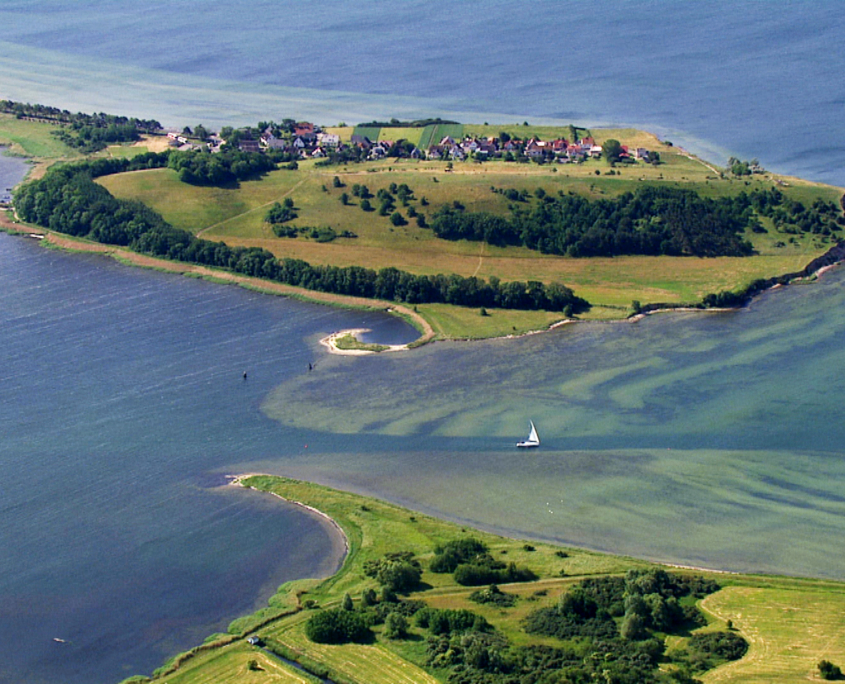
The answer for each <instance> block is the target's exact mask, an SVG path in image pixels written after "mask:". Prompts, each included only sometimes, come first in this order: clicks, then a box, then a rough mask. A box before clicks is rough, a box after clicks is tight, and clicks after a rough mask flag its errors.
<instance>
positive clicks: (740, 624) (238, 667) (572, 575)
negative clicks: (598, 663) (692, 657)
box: [135, 476, 845, 684]
mask: <svg viewBox="0 0 845 684" xmlns="http://www.w3.org/2000/svg"><path fill="white" fill-rule="evenodd" d="M244 484H245V485H246V486H251V487H255V488H257V489H260V490H266V491H271V492H273V493H276V494H278V495H280V496H282V497H284V498H286V499H289V500H293V501H299V502H301V503H303V504H306V505H309V506H314V507H318V508H319V510H321V511H323V512H325V513H327V514H329V515H330V516H331V517H332V518H333V519H334V520H335V521H336V522H337V523H338V524H339V525H340V527H341V529H342V530H343V532H344V533H345V535H346V538H347V541H348V544H349V554H348V557H347V561H346V562H345V563H344V565H343V567H342V568H341V570H340V571H339V572H338V573H337V574H336V575H334V576H332V577H330V578H328V579H326V580H324V581H322V582H319V583H314V582H312V583H307V582H300V583H293V584H292V585H289V586H285V587H282V588H280V593H279V594H277V596H276V597H275V598H274V601H278V600H279V597H280V596H282V595H287V597H288V598H287V599H286V600H285V601H283V603H285V604H287V605H289V606H290V605H293V604H292V602H291V601H290V598H292V597H294V596H295V601H294V602H293V603H296V604H298V605H299V606H311V607H312V608H314V609H316V607H317V606H319V607H320V608H332V607H337V606H339V605H340V603H341V599H342V598H343V596H344V595H345V594H348V595H350V596H351V597H353V599H355V602H356V603H357V602H358V597H359V596H360V595H361V592H362V591H363V590H364V589H365V588H366V587H371V586H373V579H371V578H370V577H369V576H368V575H367V573H366V572H365V568H366V564H367V563H368V562H372V561H375V560H377V559H378V558H380V557H382V556H384V555H385V554H387V553H390V552H391V551H397V550H399V548H398V546H397V541H396V540H401V544H400V545H401V550H402V551H408V552H411V553H413V554H415V555H416V557H417V558H419V560H420V561H421V563H422V568H423V572H422V578H421V585H420V586H421V589H420V590H418V591H415V592H412V593H411V594H410V595H409V598H410V599H415V600H422V601H424V602H425V605H426V606H429V607H431V608H434V609H441V610H443V609H446V610H470V611H472V612H473V613H475V614H478V615H481V616H483V617H484V618H485V619H486V620H487V621H488V622H489V623H490V624H491V625H492V626H493V628H494V629H495V630H496V632H497V633H499V634H501V635H503V636H504V637H505V638H507V640H508V641H509V642H510V643H511V644H513V645H514V646H515V647H522V646H527V645H530V644H535V645H545V646H551V647H559V646H560V641H559V640H558V639H556V638H555V637H550V636H538V635H532V634H529V633H527V632H526V631H525V630H524V629H523V621H524V619H525V617H526V616H527V615H528V614H529V613H531V612H532V611H534V610H535V609H536V608H538V607H541V606H544V605H556V604H557V603H558V601H559V600H560V598H561V597H562V596H564V595H566V594H567V593H568V592H570V591H571V590H572V589H573V588H574V587H575V586H576V585H577V584H578V583H579V582H580V581H581V580H583V579H584V578H585V577H601V576H608V575H611V576H622V575H624V573H625V572H626V571H628V570H643V569H647V568H654V567H659V566H655V565H653V564H651V563H647V562H645V561H638V560H634V559H630V558H621V557H616V556H610V555H604V554H599V553H594V552H587V551H582V550H579V549H573V548H563V547H559V546H555V545H550V544H545V543H537V542H532V543H531V544H528V543H526V542H524V541H521V540H516V539H507V538H503V537H498V536H496V535H492V534H489V533H485V532H480V531H477V530H468V529H466V528H460V527H459V526H458V525H455V524H453V523H448V522H444V521H441V520H438V519H436V518H431V517H429V516H427V515H423V514H419V513H414V512H413V511H408V510H406V509H404V508H402V507H400V506H397V505H394V504H389V503H386V502H383V501H379V500H376V499H372V498H369V497H363V496H359V495H355V494H349V493H346V492H340V491H337V490H332V489H329V488H327V487H323V486H321V485H314V484H309V483H306V482H301V481H296V480H290V479H287V478H280V477H270V476H253V477H250V478H248V479H246V480H245V481H244ZM466 535H472V536H473V537H474V538H476V539H479V540H480V541H482V542H483V543H485V544H486V545H487V546H488V548H489V550H490V553H491V555H493V556H494V557H501V556H503V555H505V554H506V557H507V558H508V559H509V562H510V561H512V562H514V563H515V564H516V565H518V566H523V565H525V566H529V567H531V569H532V570H533V571H534V572H535V573H536V574H537V575H538V579H537V580H536V581H532V582H522V583H514V584H508V585H502V589H503V590H505V591H506V592H507V593H508V594H512V595H514V596H516V597H517V602H516V604H515V605H514V606H513V607H509V608H503V607H500V606H495V605H482V604H478V603H476V602H473V601H471V600H470V598H469V596H470V594H471V593H472V591H473V588H472V587H463V586H459V585H456V584H455V583H454V580H453V579H452V577H451V575H449V574H437V573H432V572H431V571H430V570H429V569H428V567H429V563H430V562H431V560H432V558H433V549H434V548H435V547H436V546H438V545H442V544H444V543H446V542H447V541H449V540H451V539H455V538H458V537H462V536H463V537H465V536H466ZM669 570H670V571H672V572H678V571H677V570H672V569H671V568H670V569H669ZM681 572H690V571H689V570H686V571H681ZM697 572H698V573H699V574H703V575H704V576H705V577H709V578H710V579H713V580H715V581H716V582H717V583H719V584H720V585H721V587H722V588H721V589H719V590H718V591H716V592H715V593H711V594H710V595H709V596H707V597H706V598H704V599H703V600H700V601H699V605H700V606H701V608H702V610H703V611H704V614H705V615H706V617H707V624H706V625H705V626H703V627H701V628H699V629H696V630H695V631H696V632H710V631H722V632H724V630H726V629H729V630H730V629H733V630H734V632H735V633H736V634H740V635H742V636H743V637H744V638H745V639H746V641H747V642H748V643H749V650H748V652H747V653H746V655H745V656H744V657H742V658H741V659H740V660H737V661H734V662H731V663H727V664H724V665H720V666H719V667H716V668H715V669H712V670H710V671H708V672H706V673H704V674H703V675H698V676H699V677H700V678H701V679H703V680H704V681H705V682H706V683H707V684H715V683H720V684H721V683H725V682H728V683H729V682H743V683H745V682H751V683H754V682H774V683H781V682H783V683H784V684H786V683H788V682H801V681H806V680H807V679H811V680H812V679H816V678H817V675H816V672H817V670H816V666H817V663H818V661H819V660H821V659H828V660H830V661H831V662H834V663H841V662H842V661H843V659H845V618H843V615H845V611H843V608H845V585H843V584H841V583H836V582H830V581H817V580H801V579H795V578H777V577H756V576H745V575H735V574H718V573H708V572H706V571H697ZM313 614H314V611H313V610H309V609H308V608H307V607H306V608H304V609H303V608H299V609H296V608H295V609H294V612H292V613H288V614H286V615H282V616H281V617H279V618H277V619H274V620H270V621H269V622H267V621H266V620H264V621H263V622H262V621H254V620H249V619H242V620H239V621H237V622H236V623H233V625H232V626H231V627H230V630H229V635H228V636H227V637H225V638H221V637H216V638H217V639H218V640H217V642H216V643H217V644H218V645H217V646H206V647H204V648H202V649H198V650H197V651H196V652H195V653H194V655H193V656H192V657H187V658H186V657H180V658H177V659H176V661H178V662H179V663H180V664H179V665H178V666H175V665H170V666H167V667H165V668H162V670H161V671H160V672H159V674H158V675H157V676H156V677H155V678H154V680H153V681H156V682H162V683H165V682H166V683H168V684H171V683H177V682H178V683H179V684H194V683H201V684H204V683H205V682H212V681H213V682H228V681H247V682H249V681H279V682H300V681H313V680H310V679H307V677H308V675H301V673H298V672H297V671H295V670H293V669H292V668H289V667H288V666H287V665H285V664H283V663H280V662H279V661H277V660H275V659H274V658H272V657H270V656H268V654H266V653H265V652H263V651H262V650H260V649H259V648H258V647H256V646H251V645H249V644H247V642H246V637H247V636H248V635H250V634H253V635H255V634H258V635H260V637H261V638H262V639H263V641H264V642H265V644H266V646H267V648H269V649H276V650H279V651H280V652H282V653H283V654H284V655H285V657H287V658H293V659H295V660H298V661H300V662H301V663H302V664H303V665H304V666H305V667H306V669H309V670H311V671H312V672H313V671H315V670H317V669H318V670H319V671H320V672H321V674H327V675H328V676H329V677H330V678H331V679H333V680H334V681H336V682H343V683H346V684H359V683H360V684H372V683H375V684H382V683H383V684H388V683H393V682H399V683H401V684H434V683H435V682H442V681H445V677H446V674H447V671H445V670H443V669H439V668H436V667H434V668H432V667H429V666H426V665H425V660H426V656H425V651H426V645H425V643H426V642H425V635H424V633H420V630H419V628H417V627H412V628H411V633H410V636H409V637H408V638H407V639H399V640H392V639H387V638H385V636H384V628H383V627H382V626H380V625H377V626H375V627H374V639H373V640H372V641H371V642H369V643H363V644H354V643H346V644H343V645H329V644H319V643H315V642H313V641H311V640H310V639H309V638H308V637H307V636H306V633H305V629H304V628H305V625H306V623H307V621H308V620H309V618H310V616H311V615H313ZM728 621H730V622H728ZM256 626H257V628H256ZM221 636H222V635H221ZM688 640H689V635H682V636H671V637H668V638H667V650H668V652H669V653H670V654H671V653H674V652H677V651H678V650H679V649H684V648H685V647H686V645H687V642H688ZM227 642H228V643H227ZM250 660H254V661H255V665H257V666H258V667H259V668H261V669H260V670H249V669H248V664H249V662H250ZM176 661H174V662H176ZM259 675H260V676H261V677H263V678H261V679H259V678H258V676H259ZM135 681H138V680H135ZM140 681H144V680H143V679H141V680H140Z"/></svg>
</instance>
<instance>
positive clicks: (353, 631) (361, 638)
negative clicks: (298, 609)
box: [305, 608, 372, 644]
mask: <svg viewBox="0 0 845 684" xmlns="http://www.w3.org/2000/svg"><path fill="white" fill-rule="evenodd" d="M305 636H307V637H308V638H309V639H310V640H311V641H314V642H316V643H318V644H346V643H349V642H355V643H363V642H366V641H369V639H370V638H371V637H372V632H370V628H369V627H368V626H367V622H366V620H365V618H364V616H363V615H361V614H360V613H356V612H354V611H348V610H343V609H342V608H334V609H331V610H321V611H319V612H317V613H314V615H312V616H311V617H310V618H308V622H306V623H305Z"/></svg>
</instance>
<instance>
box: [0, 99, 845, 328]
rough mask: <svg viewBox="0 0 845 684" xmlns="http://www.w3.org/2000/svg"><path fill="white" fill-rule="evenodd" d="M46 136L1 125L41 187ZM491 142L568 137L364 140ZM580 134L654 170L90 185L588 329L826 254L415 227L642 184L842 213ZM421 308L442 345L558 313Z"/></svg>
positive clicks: (196, 229) (593, 165)
mask: <svg viewBox="0 0 845 684" xmlns="http://www.w3.org/2000/svg"><path fill="white" fill-rule="evenodd" d="M52 128H53V127H52V126H51V125H48V124H41V123H34V122H28V121H20V120H16V119H14V118H13V117H10V116H8V115H2V116H0V142H3V141H5V142H10V143H12V144H13V149H15V150H17V151H18V152H26V153H28V154H30V155H35V157H36V158H37V159H39V160H40V161H41V162H42V166H41V167H40V168H39V169H36V171H35V172H34V174H33V175H36V176H37V175H38V174H39V173H40V171H41V170H43V168H44V166H45V165H47V164H50V163H56V162H62V161H65V160H73V159H77V158H79V157H78V155H77V154H76V153H75V152H74V151H73V150H70V149H69V148H67V147H66V146H65V145H63V144H62V143H60V142H59V141H58V140H56V139H55V138H54V137H53V136H52V135H51V134H50V131H51V130H52ZM354 130H357V129H354V128H352V127H339V128H333V129H332V131H333V132H336V133H338V134H339V135H340V136H341V138H342V139H344V140H348V138H349V137H351V135H352V132H353V131H354ZM501 131H505V132H508V133H510V134H511V135H513V136H519V137H528V136H533V135H537V136H540V137H542V138H543V139H551V138H555V137H559V136H567V135H569V131H568V129H566V128H551V127H544V126H530V125H529V126H523V125H521V124H512V125H496V126H487V125H471V124H466V125H462V124H437V125H430V126H427V127H425V128H424V129H423V128H418V129H405V128H387V127H385V128H379V129H376V128H373V129H372V130H371V131H368V132H369V133H370V134H371V137H372V138H380V139H385V138H397V137H401V136H402V135H403V134H407V135H412V136H414V137H416V136H418V137H419V138H420V144H421V145H423V146H424V143H425V141H426V140H427V139H430V140H432V141H435V139H436V141H438V142H439V140H440V138H442V137H443V135H446V134H450V135H453V137H454V136H456V135H457V136H458V137H460V135H462V134H471V135H478V136H488V135H498V134H499V133H500V132H501ZM582 133H583V132H582ZM590 133H591V134H592V135H593V137H594V138H595V139H596V141H597V142H599V143H601V142H604V141H606V140H607V139H609V138H616V139H618V140H620V141H621V142H622V143H624V144H627V145H629V146H630V147H639V146H642V147H646V148H648V149H656V150H658V151H659V152H660V155H661V160H662V163H661V164H660V165H659V166H652V165H649V164H644V163H637V164H635V165H632V166H621V167H617V168H615V169H614V168H611V167H610V166H609V165H608V163H607V162H606V161H604V160H588V161H586V162H585V163H583V164H546V165H538V164H535V163H525V164H521V163H509V162H503V161H490V162H484V163H476V162H474V161H466V162H455V163H454V164H449V163H448V162H443V161H441V162H426V161H412V160H396V159H390V160H385V161H381V162H367V163H363V164H348V165H339V166H319V165H317V164H316V163H315V162H314V161H313V160H312V161H303V162H301V163H300V164H299V168H298V169H297V170H294V171H291V170H278V171H274V172H272V173H269V174H267V175H266V176H265V177H263V178H261V179H259V180H252V181H247V182H242V183H240V184H239V185H237V186H233V187H226V188H211V187H196V186H191V185H187V184H184V183H181V182H179V180H178V179H177V177H176V174H175V173H174V172H172V171H170V170H167V169H156V170H150V171H142V172H134V173H127V174H121V175H115V176H108V177H103V178H101V179H99V181H98V182H100V183H102V184H103V185H104V186H105V187H107V188H108V189H109V190H110V191H111V192H112V193H113V194H114V195H115V196H117V197H120V198H131V199H137V200H139V201H141V202H143V203H145V204H147V205H149V206H151V207H152V208H154V209H155V210H157V211H158V212H160V213H161V214H162V215H163V216H164V218H165V219H166V220H168V221H169V222H171V223H172V224H173V225H175V226H177V227H179V228H183V229H186V230H188V231H190V232H192V233H194V234H196V235H199V236H202V237H204V238H207V239H210V240H222V241H224V242H226V243H227V244H229V245H233V246H257V247H262V248H265V249H267V250H269V251H270V252H272V253H273V254H274V255H276V256H278V257H292V258H298V259H303V260H305V261H308V262H310V263H312V264H315V265H336V266H341V267H343V266H353V265H355V266H364V267H367V268H372V269H381V268H385V267H395V268H398V269H401V270H404V271H408V272H411V273H414V274H422V275H433V274H438V273H444V274H451V273H454V274H458V275H460V276H464V277H468V276H477V277H480V278H484V279H489V278H492V277H496V278H499V279H501V280H502V281H509V280H521V281H527V280H539V281H542V282H544V283H550V282H553V281H557V282H562V283H564V284H566V285H568V286H569V287H571V288H572V289H573V290H574V291H575V293H576V294H577V295H578V296H580V297H583V298H585V299H587V300H588V301H589V302H590V303H591V304H592V306H593V308H592V309H591V311H589V312H588V313H587V314H585V315H584V317H585V318H622V317H625V316H627V315H629V314H630V313H631V312H632V302H634V301H637V302H640V303H641V304H649V303H655V302H660V303H690V302H697V301H700V300H701V299H702V297H704V296H705V295H707V294H710V293H715V292H720V291H723V290H737V289H740V288H743V287H745V286H746V285H748V284H749V283H750V282H752V281H754V280H756V279H759V278H768V277H771V276H775V275H779V274H783V273H788V272H795V271H798V270H800V269H802V268H803V267H804V266H805V265H806V264H807V263H808V262H809V261H810V260H812V259H813V258H814V257H816V256H818V255H820V254H822V253H823V252H824V251H826V250H827V249H828V248H829V247H830V246H831V244H832V241H831V240H832V239H831V238H826V237H823V236H817V235H812V234H809V233H803V234H797V235H788V236H787V235H784V234H782V233H778V232H775V231H774V230H772V228H773V225H772V223H771V221H770V220H769V219H765V218H764V219H763V220H762V223H763V225H764V226H766V227H767V228H768V229H769V232H768V233H757V234H748V235H746V236H745V237H746V238H747V239H748V240H750V241H751V242H752V243H753V245H754V248H755V250H756V254H755V255H754V256H752V257H745V258H731V257H721V258H707V259H701V258H689V257H677V258H676V257H643V256H621V257H615V258H603V257H595V258H589V259H574V258H566V257H559V256H553V255H544V254H541V253H539V252H536V251H531V250H528V249H526V248H524V247H507V248H502V247H495V246H491V245H488V244H484V243H480V242H469V241H446V240H441V239H438V238H436V237H435V236H434V235H433V233H432V232H431V230H430V229H428V228H427V227H421V226H420V225H418V218H417V216H418V215H422V216H423V217H424V218H425V219H427V220H428V221H430V219H431V217H432V215H433V214H434V212H435V211H436V210H437V209H438V208H439V207H442V206H444V205H452V204H453V203H454V202H456V201H457V202H460V203H461V204H462V205H463V206H464V207H466V209H467V211H479V212H480V211H483V212H490V213H493V214H498V215H503V216H505V215H508V213H509V200H508V199H506V197H505V196H504V195H503V194H501V193H497V192H493V189H509V188H512V189H514V190H516V191H518V192H521V193H524V194H525V196H526V197H527V202H526V203H525V204H524V205H522V206H524V207H530V206H531V205H532V203H534V202H536V201H537V200H536V197H537V195H538V190H542V191H543V192H545V193H547V194H550V195H556V194H557V193H564V194H566V193H576V194H579V195H582V196H585V197H588V198H592V199H602V198H604V199H610V198H614V197H617V196H619V195H620V194H622V193H626V192H632V191H636V190H637V189H638V188H642V187H643V186H644V185H649V184H654V185H668V186H672V187H680V188H688V189H691V190H695V191H696V192H698V193H700V194H702V195H704V196H708V197H714V198H715V197H722V196H731V195H735V194H737V193H739V192H742V191H750V190H753V189H755V188H771V187H773V186H776V187H778V189H779V190H781V191H782V192H783V193H784V194H785V195H787V196H788V197H790V198H793V199H796V200H799V201H801V202H803V203H804V204H805V205H808V206H809V205H811V204H812V203H813V201H815V199H817V198H821V199H824V200H825V201H832V202H834V203H836V204H839V201H840V198H841V195H842V190H841V189H839V188H833V187H830V186H823V185H819V184H813V183H808V182H806V181H802V180H800V179H794V178H780V177H775V176H772V175H771V174H762V175H754V176H752V177H748V178H745V179H732V178H727V177H723V176H722V174H721V173H720V170H719V169H717V168H715V167H713V166H712V165H711V164H708V163H705V162H702V161H701V160H699V159H697V158H695V157H693V156H692V155H689V154H687V153H686V152H684V151H683V150H681V149H679V148H675V147H672V146H669V145H666V144H664V143H662V142H660V141H659V140H657V139H656V138H655V137H654V136H652V135H651V134H649V133H645V132H642V131H637V130H633V129H619V130H610V129H596V130H593V131H590ZM407 135H405V137H407ZM164 142H166V141H165V140H164V139H163V138H155V139H151V140H144V141H142V142H141V143H139V144H136V145H133V146H114V147H110V148H108V149H106V150H104V151H102V152H100V153H98V154H99V155H100V156H121V157H124V156H131V155H134V154H137V153H140V152H145V151H147V150H160V149H162V148H163V143H164ZM611 174H613V175H611ZM335 179H337V182H336V181H335ZM338 183H339V185H338ZM392 184H396V185H402V184H405V185H407V186H408V187H409V188H410V189H411V191H412V192H413V195H412V197H411V198H410V199H409V200H408V202H407V204H406V205H404V206H403V205H402V204H401V203H399V202H397V205H396V210H397V211H398V212H399V214H400V215H401V216H402V218H403V220H404V222H405V223H404V225H394V223H393V222H391V220H390V219H389V217H388V216H386V215H384V216H383V215H380V212H379V211H378V207H379V201H378V199H377V198H376V197H374V196H375V195H377V194H378V192H379V191H380V190H387V189H389V188H390V187H391V185H392ZM355 185H359V186H362V185H363V186H366V187H367V189H368V190H369V193H370V195H372V196H373V197H370V198H369V200H368V201H369V202H370V203H371V205H372V209H373V210H371V211H365V210H364V209H363V208H362V202H363V200H362V199H361V198H360V197H356V196H353V194H352V189H353V187H354V186H355ZM344 195H345V196H346V203H345V204H344V203H343V202H342V198H343V196H344ZM287 198H290V199H291V200H293V202H294V204H295V207H296V213H297V218H296V219H294V220H293V221H291V222H290V223H289V224H287V225H291V226H293V227H299V228H308V229H311V228H322V227H326V226H328V227H331V228H332V229H333V230H334V231H336V232H337V233H341V232H343V231H348V234H351V235H354V236H356V237H343V238H340V237H338V238H336V239H334V240H332V241H330V242H322V241H318V240H317V239H314V238H313V237H310V230H309V231H308V232H306V233H304V234H300V235H299V236H297V237H295V238H289V237H277V236H276V235H275V234H274V233H273V231H272V229H271V227H270V225H269V224H267V223H266V222H265V216H266V213H267V211H268V209H269V208H270V207H271V206H272V205H273V203H275V202H281V201H283V200H284V199H287ZM400 223H401V222H400ZM315 235H316V233H315ZM419 308H420V312H421V313H422V315H424V316H426V317H427V318H428V320H429V321H430V322H431V324H432V325H433V326H434V327H435V329H436V330H437V333H438V335H439V336H440V337H484V336H491V335H492V336H497V335H506V334H511V333H521V332H525V331H529V330H536V329H542V328H545V327H547V326H548V325H549V324H551V323H554V322H556V321H557V320H559V319H560V316H559V315H555V314H549V313H546V312H514V311H508V312H505V311H499V310H489V311H488V313H490V314H491V315H490V316H487V317H481V316H479V312H478V311H462V310H459V309H456V308H454V307H448V306H441V305H420V306H419Z"/></svg>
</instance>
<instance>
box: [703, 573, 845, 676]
mask: <svg viewBox="0 0 845 684" xmlns="http://www.w3.org/2000/svg"><path fill="white" fill-rule="evenodd" d="M703 607H704V608H705V610H707V611H708V612H710V613H712V614H713V615H714V616H716V617H717V618H719V619H720V620H725V621H726V620H731V621H732V622H733V625H734V627H736V628H737V629H738V630H739V631H740V632H741V633H742V634H743V636H745V638H746V639H747V640H748V642H749V643H750V649H749V652H748V654H747V655H746V657H745V658H743V659H742V660H740V661H737V662H735V663H730V664H727V665H724V666H722V667H720V668H717V669H716V670H714V671H712V672H710V673H708V674H707V675H706V676H705V677H704V681H705V682H706V684H733V683H734V682H736V683H737V684H739V683H741V684H764V683H765V684H779V683H780V682H783V683H784V684H786V683H787V682H800V681H807V680H819V677H818V669H817V666H818V663H819V661H820V660H830V661H832V662H834V663H836V664H839V665H840V666H842V665H845V662H843V661H845V587H843V585H841V584H833V583H825V582H818V583H812V582H806V583H805V582H795V581H791V580H770V581H768V582H766V583H765V585H764V586H753V585H751V586H748V585H742V584H741V585H738V586H730V587H727V588H725V589H723V590H722V591H720V592H718V593H717V594H714V595H712V596H708V597H707V598H706V599H704V601H703Z"/></svg>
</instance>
